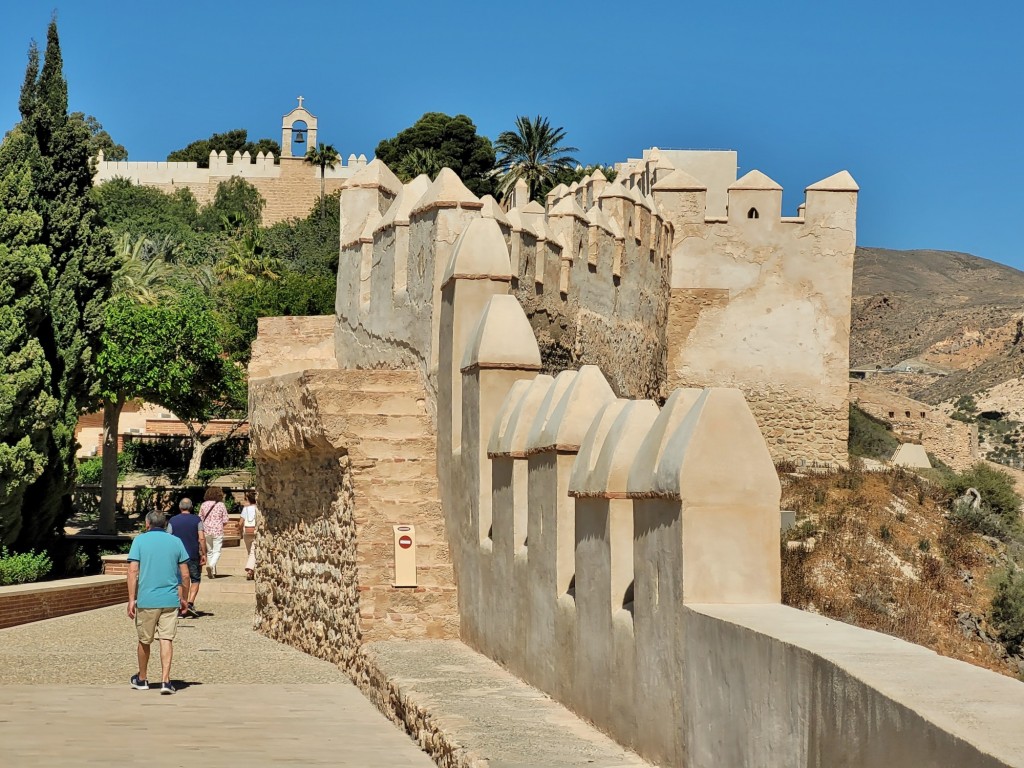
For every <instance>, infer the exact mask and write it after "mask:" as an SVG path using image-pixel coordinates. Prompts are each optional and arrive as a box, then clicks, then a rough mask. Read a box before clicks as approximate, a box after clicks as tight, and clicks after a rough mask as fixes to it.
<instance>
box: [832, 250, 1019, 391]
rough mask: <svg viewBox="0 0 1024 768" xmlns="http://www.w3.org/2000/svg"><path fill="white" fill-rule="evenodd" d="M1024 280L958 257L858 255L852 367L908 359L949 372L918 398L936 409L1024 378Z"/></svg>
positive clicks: (1008, 271)
mask: <svg viewBox="0 0 1024 768" xmlns="http://www.w3.org/2000/svg"><path fill="white" fill-rule="evenodd" d="M1022 319H1024V272H1021V271H1019V270H1016V269H1014V268H1012V267H1007V266H1005V265H1003V264H997V263H996V262H994V261H989V260H988V259H982V258H980V257H978V256H972V255H970V254H967V253H957V252H954V251H927V250H920V251H891V250H886V249H883V248H858V249H857V254H856V258H855V260H854V267H853V317H852V328H851V334H850V364H851V365H852V366H876V365H880V366H882V367H887V366H891V365H895V364H896V363H899V362H901V361H903V360H907V359H910V358H913V359H916V360H919V361H921V362H923V363H927V364H928V365H932V366H936V367H938V368H942V369H945V370H948V371H950V375H949V376H944V377H938V378H929V379H927V380H922V381H921V383H920V387H919V389H918V390H917V391H916V392H913V393H912V394H913V396H915V397H917V398H919V399H921V400H925V401H927V402H933V403H934V402H939V401H941V400H945V399H948V398H950V397H954V396H956V395H960V394H965V393H969V392H976V391H978V390H981V389H987V388H989V387H992V386H995V385H997V384H999V383H1001V382H1003V381H1006V380H1009V379H1013V378H1017V377H1020V376H1021V375H1022V373H1024V344H1022V327H1024V324H1022Z"/></svg>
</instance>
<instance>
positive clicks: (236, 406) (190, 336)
mask: <svg viewBox="0 0 1024 768" xmlns="http://www.w3.org/2000/svg"><path fill="white" fill-rule="evenodd" d="M221 336H222V329H221V327H220V324H219V322H218V320H217V316H216V314H215V313H214V312H213V311H212V308H211V306H210V305H209V302H208V300H207V299H205V298H204V297H202V296H200V295H198V294H197V293H195V292H186V293H185V294H183V295H181V296H180V297H179V298H178V299H176V300H175V301H172V302H168V303H162V304H157V305H155V306H147V305H144V304H138V303H135V302H133V301H131V300H130V299H128V298H126V297H122V298H119V299H115V300H112V301H110V302H109V303H108V305H107V308H106V326H105V329H104V332H103V346H102V348H101V350H100V353H99V356H98V358H97V368H98V370H99V371H100V374H101V380H102V383H103V397H104V401H105V402H104V404H105V405H106V404H107V403H108V402H109V403H110V404H111V406H112V407H113V408H114V409H116V410H118V412H119V409H120V407H123V405H124V402H125V401H126V400H127V399H130V398H133V397H141V398H144V399H145V400H148V401H150V402H152V403H156V404H158V405H161V406H163V407H164V408H167V409H168V410H169V411H171V412H172V413H173V414H174V415H175V416H177V417H178V418H179V419H181V421H182V422H183V423H184V424H185V426H186V429H187V430H188V432H189V436H190V437H191V438H192V454H191V457H190V460H189V469H188V473H187V476H188V477H189V478H192V479H194V478H195V477H196V475H197V473H198V472H199V467H200V465H201V462H202V457H203V453H205V451H206V450H207V449H208V448H209V447H210V446H211V445H215V444H217V443H220V442H223V441H224V440H226V439H228V438H229V437H231V436H233V435H234V434H235V432H237V431H238V429H239V428H240V427H241V425H242V424H244V423H245V401H246V388H245V377H244V374H243V372H242V370H241V368H239V367H238V366H237V365H236V364H235V363H233V362H232V361H231V360H229V359H228V356H227V355H226V354H225V353H224V349H223V347H222V345H221ZM228 416H231V417H234V418H235V423H234V424H233V426H232V427H231V429H230V430H229V431H228V432H227V433H226V434H222V435H207V434H206V430H207V427H208V424H209V422H210V421H211V420H212V419H215V418H223V417H228ZM115 439H116V438H115ZM107 453H108V452H107V451H106V450H104V457H106V455H107ZM110 453H111V454H112V455H113V457H114V458H113V461H112V464H113V467H114V473H113V474H114V478H115V481H116V477H117V472H116V467H117V463H116V455H117V454H116V450H114V451H110ZM106 474H107V473H106V472H104V475H106Z"/></svg>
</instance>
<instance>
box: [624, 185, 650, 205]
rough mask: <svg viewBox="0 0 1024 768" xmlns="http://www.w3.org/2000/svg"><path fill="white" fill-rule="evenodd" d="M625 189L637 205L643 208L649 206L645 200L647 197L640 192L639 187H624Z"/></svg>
mask: <svg viewBox="0 0 1024 768" xmlns="http://www.w3.org/2000/svg"><path fill="white" fill-rule="evenodd" d="M625 189H626V191H627V192H628V193H629V197H630V198H631V199H632V200H633V202H634V203H636V204H637V205H639V206H642V207H644V208H650V207H651V204H650V203H648V202H647V199H646V198H645V197H644V196H643V195H642V194H640V189H639V187H626V188H625Z"/></svg>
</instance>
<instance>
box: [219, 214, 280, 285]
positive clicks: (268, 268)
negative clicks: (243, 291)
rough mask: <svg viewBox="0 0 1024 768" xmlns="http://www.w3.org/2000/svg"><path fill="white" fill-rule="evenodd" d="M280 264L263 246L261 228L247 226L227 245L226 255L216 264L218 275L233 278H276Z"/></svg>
mask: <svg viewBox="0 0 1024 768" xmlns="http://www.w3.org/2000/svg"><path fill="white" fill-rule="evenodd" d="M280 269H281V265H280V263H279V262H278V260H277V259H275V258H274V257H273V256H271V255H270V254H269V253H267V250H266V249H265V248H264V247H263V230H262V229H260V228H259V227H256V226H252V227H249V229H247V230H246V231H245V232H244V233H242V236H241V237H240V238H238V239H236V240H232V241H231V243H230V244H229V245H228V255H227V257H226V258H225V259H223V260H222V261H221V262H219V263H218V264H217V267H216V270H215V271H216V272H217V274H218V275H219V276H220V277H223V278H232V279H235V280H248V281H250V282H251V281H256V280H260V279H265V280H277V278H278V277H279V275H278V274H277V273H278V272H279V271H280Z"/></svg>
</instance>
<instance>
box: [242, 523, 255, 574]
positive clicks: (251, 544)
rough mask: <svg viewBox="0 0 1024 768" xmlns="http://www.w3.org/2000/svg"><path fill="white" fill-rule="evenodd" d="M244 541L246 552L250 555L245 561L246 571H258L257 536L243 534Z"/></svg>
mask: <svg viewBox="0 0 1024 768" xmlns="http://www.w3.org/2000/svg"><path fill="white" fill-rule="evenodd" d="M242 541H243V542H245V551H246V552H247V553H248V554H249V557H248V559H247V560H246V561H245V570H247V571H254V570H256V534H255V533H244V532H243V533H242Z"/></svg>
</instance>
